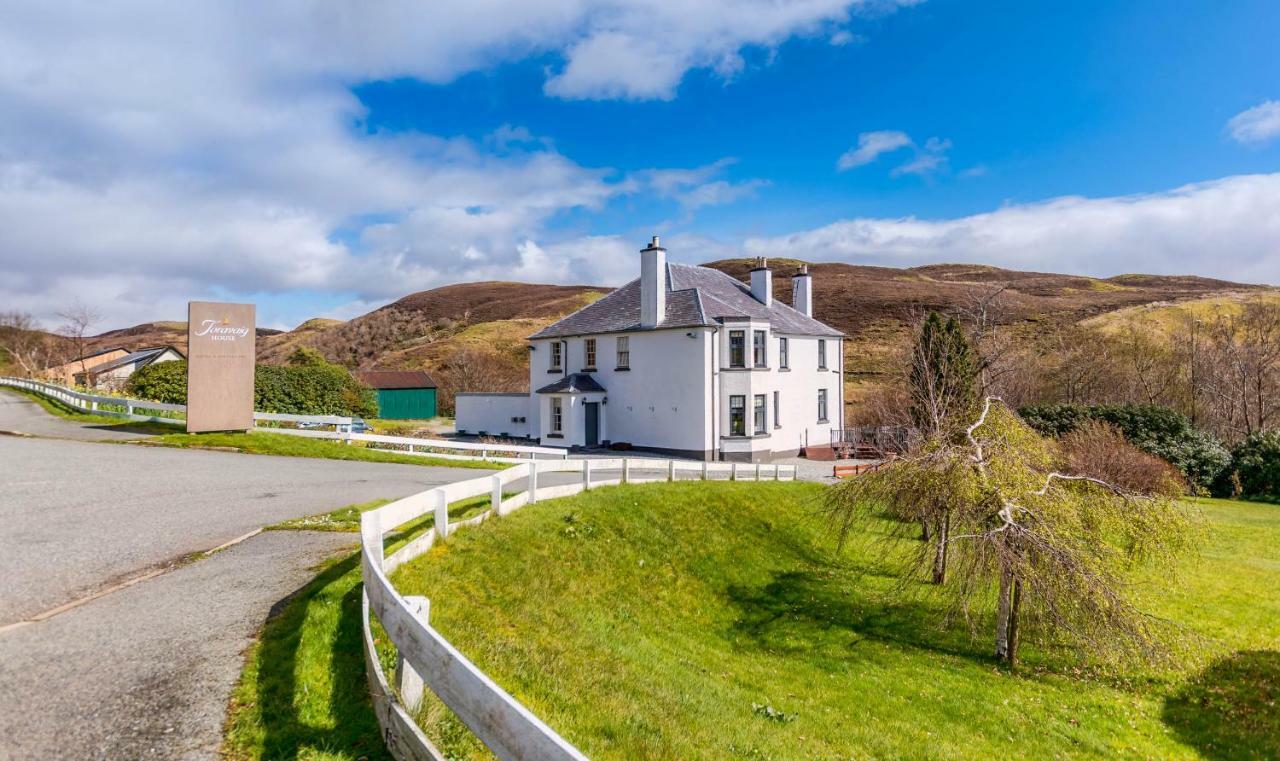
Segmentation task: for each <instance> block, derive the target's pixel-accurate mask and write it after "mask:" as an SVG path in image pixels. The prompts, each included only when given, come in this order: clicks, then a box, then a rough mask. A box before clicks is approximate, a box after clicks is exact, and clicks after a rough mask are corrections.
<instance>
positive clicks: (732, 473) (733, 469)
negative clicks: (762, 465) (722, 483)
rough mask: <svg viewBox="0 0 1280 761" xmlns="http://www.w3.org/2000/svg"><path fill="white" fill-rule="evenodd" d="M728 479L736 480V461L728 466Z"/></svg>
mask: <svg viewBox="0 0 1280 761" xmlns="http://www.w3.org/2000/svg"><path fill="white" fill-rule="evenodd" d="M729 480H730V481H737V480H738V463H736V462H735V463H733V464H732V465H730V466H729Z"/></svg>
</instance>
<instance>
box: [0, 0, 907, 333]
mask: <svg viewBox="0 0 1280 761" xmlns="http://www.w3.org/2000/svg"><path fill="white" fill-rule="evenodd" d="M876 4H877V6H879V5H880V3H879V2H877V3H876ZM861 5H862V0H803V2H795V3H776V2H774V1H773V0H681V1H680V2H676V0H629V1H624V0H606V2H600V3H583V2H581V0H537V2H533V1H532V0H530V1H527V2H512V1H511V0H471V2H467V3H452V2H442V3H421V2H411V1H410V0H385V1H380V2H375V3H358V4H349V3H327V2H320V3H314V2H290V1H289V0H284V1H282V2H274V3H270V2H269V3H251V4H248V5H243V4H240V5H236V4H228V3H225V2H217V1H215V0H192V2H184V3H178V4H168V5H165V4H159V5H157V4H155V3H152V2H141V1H140V0H122V2H119V3H112V4H111V5H110V7H108V6H105V5H92V4H91V5H88V6H85V5H84V4H82V3H74V2H70V1H69V0H68V1H65V2H63V1H59V0H50V1H49V2H44V3H39V4H35V5H32V4H21V3H9V4H4V5H0V113H2V114H4V118H3V119H0V270H2V271H3V272H4V273H5V275H6V277H5V278H3V279H0V304H2V305H5V306H6V307H11V306H14V307H18V308H23V309H28V310H30V311H32V312H34V313H36V315H37V316H39V317H43V318H46V320H48V319H50V318H51V316H52V313H53V312H54V311H55V310H56V309H57V308H58V307H59V306H60V305H61V304H62V303H64V302H66V301H69V300H71V299H74V298H76V297H80V298H83V299H85V300H86V301H88V300H93V301H95V302H98V303H100V304H101V305H102V306H103V308H104V309H106V310H107V311H108V312H109V313H110V315H111V322H112V323H113V324H121V323H124V322H127V321H130V320H137V319H144V318H145V319H154V318H157V317H167V318H174V317H178V316H180V314H181V310H177V311H175V309H176V307H175V305H180V304H181V302H182V301H183V300H184V299H185V298H187V297H218V296H224V295H231V296H234V295H235V294H246V293H261V294H270V293H274V292H281V291H284V290H294V289H300V288H301V289H307V290H308V291H309V292H312V293H315V294H325V293H332V294H335V297H336V298H341V299H343V300H346V301H348V302H351V303H377V302H379V301H381V300H383V299H386V298H389V297H392V296H396V295H400V294H402V293H404V292H406V291H408V290H411V289H414V288H422V287H430V286H433V285H439V284H442V283H446V282H456V281H460V280H469V279H473V278H475V277H477V276H486V275H491V276H495V277H497V276H504V274H505V276H506V277H512V276H514V275H513V273H514V274H520V273H534V272H544V273H548V274H547V275H546V277H548V278H552V277H573V275H572V274H571V273H569V272H566V271H565V270H564V268H563V267H561V266H560V265H558V264H557V265H555V266H551V265H548V264H546V262H545V261H544V260H541V259H539V254H538V251H543V252H546V251H555V250H556V246H557V243H556V240H557V238H558V236H557V235H556V234H555V233H554V231H553V228H554V226H555V225H554V223H555V220H556V219H557V218H558V217H559V216H560V215H563V214H565V213H566V212H569V211H572V210H584V209H585V210H595V209H600V208H602V207H603V206H604V205H606V204H608V203H610V202H611V201H612V200H613V199H617V198H619V197H621V196H626V195H628V194H631V193H634V192H636V191H637V189H638V188H640V187H641V185H642V181H641V180H638V179H636V178H632V177H619V176H618V175H617V173H616V172H613V171H611V170H610V169H609V168H607V167H586V166H582V165H580V164H578V163H576V162H574V161H573V160H572V159H570V158H568V157H566V156H564V155H562V154H560V153H559V152H558V151H557V150H556V149H555V147H554V144H553V143H552V142H551V141H550V140H548V139H547V138H546V137H543V136H538V135H534V134H532V133H531V132H529V130H527V129H526V128H524V127H521V126H519V125H502V126H500V127H498V128H497V129H495V131H494V132H493V133H492V134H490V135H488V136H487V137H485V138H483V139H481V140H479V141H472V140H467V139H461V138H455V139H446V138H441V137H437V136H432V135H425V134H407V135H406V134H402V135H385V134H372V135H371V134H368V132H367V131H366V130H365V128H364V124H363V120H364V119H365V116H366V114H365V113H364V110H363V107H362V105H361V104H360V102H359V101H358V100H357V99H356V98H355V97H354V96H353V95H352V93H351V90H350V88H351V87H352V86H353V85H357V84H360V83H364V82H369V81H375V80H388V79H395V78H400V77H407V78H415V79H418V80H421V81H425V82H431V83H447V82H450V81H452V80H453V79H455V78H457V77H458V76H460V75H462V74H465V73H467V72H471V71H477V70H486V69H490V68H492V67H494V66H497V65H499V64H500V63H502V62H505V61H511V60H520V59H523V58H527V57H530V56H550V57H551V58H552V60H555V61H557V62H556V63H553V64H552V65H551V66H550V71H549V73H548V79H547V82H546V90H547V92H548V93H551V94H553V95H557V96H561V97H565V98H602V97H622V98H668V97H671V96H672V94H673V93H674V92H675V90H676V88H677V87H678V85H679V83H680V81H681V79H682V78H683V77H684V76H685V74H686V73H687V72H688V71H689V70H690V69H694V68H705V69H708V70H711V71H713V72H715V73H716V74H718V75H719V76H721V77H725V78H731V77H733V76H736V75H737V74H738V72H740V71H741V70H742V67H743V65H744V64H743V58H742V53H743V51H744V50H745V49H747V48H753V47H759V48H764V49H769V48H771V47H773V46H776V45H778V44H780V43H782V42H783V41H785V40H786V39H788V38H789V37H792V36H795V35H823V34H828V33H830V32H831V31H832V30H833V29H834V28H836V27H838V26H839V25H842V24H844V23H846V22H847V21H848V19H849V17H850V14H851V13H854V12H857V10H858V8H859V7H860V6H861ZM891 5H893V3H891ZM720 168H722V167H718V166H717V165H711V169H709V170H708V169H706V168H702V169H701V170H699V171H701V177H702V179H701V180H700V181H698V182H694V183H683V184H681V182H680V181H679V180H678V178H670V181H671V182H674V183H676V185H675V186H673V188H674V189H673V190H672V191H671V193H672V195H671V196H670V197H672V198H674V199H676V200H677V201H678V202H679V203H680V204H681V205H682V207H683V208H684V209H685V210H686V212H688V211H691V210H693V209H697V208H701V207H705V206H708V205H712V204H717V203H726V202H729V201H732V200H734V199H736V198H741V197H742V196H744V195H747V194H750V193H751V192H754V190H755V189H756V188H758V187H759V181H755V180H748V181H745V182H730V181H728V180H725V179H722V178H719V177H718V176H717V173H718V172H719V171H720ZM676 186H678V187H676ZM530 241H538V244H537V246H536V247H535V248H536V249H537V250H535V248H531V247H530V246H533V245H534V244H532V243H530ZM607 269H608V268H607V267H604V268H603V269H601V270H600V272H601V274H602V276H603V275H605V274H607V272H606V270H607ZM594 271H595V270H588V272H594ZM557 272H559V273H562V274H561V275H556V274H555V273H557ZM531 276H532V275H531ZM318 298H319V297H318ZM294 308H297V309H305V308H306V307H305V306H295V307H294ZM161 310H163V313H158V312H160V311H161ZM307 316H309V315H306V314H294V313H288V314H278V315H271V314H264V315H263V319H264V322H266V321H271V322H277V323H278V322H289V321H293V320H297V319H301V318H303V317H307Z"/></svg>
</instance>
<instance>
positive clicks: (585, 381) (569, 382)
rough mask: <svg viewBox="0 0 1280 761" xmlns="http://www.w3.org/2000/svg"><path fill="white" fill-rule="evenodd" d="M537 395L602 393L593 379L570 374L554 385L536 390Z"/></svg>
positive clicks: (602, 387) (585, 375)
mask: <svg viewBox="0 0 1280 761" xmlns="http://www.w3.org/2000/svg"><path fill="white" fill-rule="evenodd" d="M538 393H539V394H599V393H604V386H601V385H600V384H599V382H597V381H596V379H595V378H592V377H591V376H590V375H587V374H586V373H570V374H569V375H566V376H564V377H563V378H561V379H560V380H558V381H556V382H555V383H550V384H548V385H546V386H543V387H542V388H540V389H538Z"/></svg>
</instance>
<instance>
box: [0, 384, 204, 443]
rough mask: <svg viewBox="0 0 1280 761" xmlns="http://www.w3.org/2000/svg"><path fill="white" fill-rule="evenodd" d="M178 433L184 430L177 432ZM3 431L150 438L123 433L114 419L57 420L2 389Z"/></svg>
mask: <svg viewBox="0 0 1280 761" xmlns="http://www.w3.org/2000/svg"><path fill="white" fill-rule="evenodd" d="M175 430H180V429H177V428H175ZM0 431H7V432H11V433H26V434H30V435H32V436H51V437H55V438H60V439H78V440H80V441H125V440H129V439H142V438H146V434H140V433H136V432H134V431H129V430H122V428H121V426H120V425H119V424H118V423H113V422H111V418H109V417H107V416H105V415H104V416H103V417H102V422H101V423H77V422H73V421H71V420H66V419H63V418H60V417H54V416H53V415H50V414H49V413H47V412H45V411H44V410H43V409H41V407H40V405H38V404H36V403H35V402H33V401H31V399H30V398H29V397H27V396H25V395H23V394H19V393H18V392H17V391H14V390H12V389H9V388H0Z"/></svg>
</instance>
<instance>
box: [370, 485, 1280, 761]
mask: <svg viewBox="0 0 1280 761" xmlns="http://www.w3.org/2000/svg"><path fill="white" fill-rule="evenodd" d="M821 488H822V487H820V486H817V485H813V484H797V483H783V484H772V483H765V484H734V483H715V484H700V483H683V484H662V485H633V486H624V487H618V488H613V489H602V490H598V491H593V492H591V493H588V494H583V495H579V496H577V497H572V498H568V499H564V500H557V501H552V502H546V503H541V504H539V505H537V506H534V507H531V508H526V509H524V510H521V511H518V512H517V513H515V514H514V515H512V516H510V517H508V518H504V519H503V520H501V521H489V522H486V523H485V524H483V525H482V526H480V527H476V528H472V529H469V530H467V531H464V532H461V533H459V534H458V535H457V536H456V537H455V538H454V539H453V540H452V541H450V542H449V543H448V544H446V545H440V546H437V547H436V548H434V549H433V550H432V551H431V552H429V553H428V554H427V555H425V556H423V557H422V558H419V559H417V560H415V561H413V562H411V563H409V564H407V565H406V566H403V567H402V568H400V569H398V570H397V571H396V572H395V574H394V581H395V583H396V586H397V588H398V589H400V591H401V592H402V593H404V594H427V595H428V596H430V597H431V598H432V604H431V619H432V625H433V626H434V627H436V628H437V629H439V630H440V631H442V632H443V633H444V634H445V635H446V636H448V637H449V638H450V640H451V641H452V642H453V643H454V644H455V645H457V646H458V647H459V648H460V649H461V650H462V652H464V653H466V654H467V655H468V656H469V657H470V658H472V659H473V660H474V661H475V662H476V663H477V664H478V665H479V666H480V667H481V668H482V669H483V670H485V671H486V672H487V673H488V674H489V675H490V676H491V677H493V678H494V679H495V680H496V681H497V682H498V683H499V684H501V685H503V686H504V687H505V688H506V689H508V690H509V691H510V692H512V694H514V695H515V696H516V698H517V699H519V700H520V701H522V702H523V703H524V704H525V705H526V706H528V707H529V708H530V709H531V710H532V711H533V712H534V713H535V714H536V715H538V716H539V717H541V718H542V719H544V720H545V721H547V723H548V724H550V725H551V726H552V727H554V728H556V729H557V731H559V732H560V733H561V734H563V735H564V736H565V737H566V738H568V739H569V740H570V741H571V742H573V743H574V744H576V745H577V746H578V747H579V748H580V749H581V750H583V751H584V752H585V753H586V754H587V755H589V756H591V757H592V758H605V759H607V758H627V759H632V758H652V759H667V758H752V759H767V758H779V759H782V758H806V759H807V758H831V759H835V758H974V757H1012V758H1054V757H1093V758H1112V757H1127V758H1197V757H1204V758H1213V759H1236V758H1240V759H1247V758H1259V759H1261V758H1276V757H1280V709H1278V708H1277V701H1278V700H1280V623H1277V622H1280V594H1276V591H1275V590H1276V589H1277V588H1280V507H1276V506H1272V505H1262V504H1251V503H1237V502H1221V501H1210V500H1205V501H1201V502H1200V503H1199V509H1200V510H1202V511H1203V512H1204V514H1205V516H1206V518H1207V520H1208V523H1209V525H1210V528H1211V532H1210V534H1209V537H1208V539H1207V540H1206V543H1205V544H1204V546H1203V548H1202V551H1201V554H1200V556H1199V557H1198V558H1197V559H1194V560H1190V561H1188V562H1187V563H1185V564H1184V567H1183V568H1182V569H1181V574H1180V575H1181V578H1180V583H1171V582H1170V580H1169V579H1167V578H1165V577H1163V576H1156V575H1154V574H1147V575H1143V576H1140V577H1139V578H1138V581H1139V594H1140V596H1141V597H1142V598H1143V599H1144V602H1145V607H1146V608H1147V609H1148V610H1150V611H1151V612H1152V613H1154V614H1157V615H1160V616H1164V617H1167V618H1170V619H1172V620H1174V621H1176V622H1178V623H1180V624H1182V625H1183V626H1185V627H1186V628H1187V636H1188V637H1189V638H1193V639H1197V640H1199V641H1200V649H1201V650H1202V651H1203V657H1202V658H1199V659H1197V660H1195V661H1194V662H1186V663H1183V664H1181V665H1179V666H1177V667H1171V668H1168V669H1133V670H1130V671H1126V672H1123V673H1109V674H1104V675H1102V676H1098V677H1095V678H1087V677H1086V676H1085V675H1084V672H1079V671H1076V670H1075V669H1073V668H1072V667H1071V664H1070V662H1069V661H1066V660H1064V659H1063V657H1062V654H1061V653H1057V652H1053V651H1050V652H1045V651H1036V650H1034V649H1031V648H1027V652H1026V653H1025V658H1024V666H1023V668H1022V669H1021V670H1020V671H1019V672H1018V673H1017V674H1010V673H1008V672H1007V671H1004V670H1002V669H1000V668H997V667H996V666H995V664H994V662H993V661H992V660H991V659H990V657H989V650H990V647H991V646H990V642H989V640H990V635H989V633H988V627H986V626H982V627H980V630H979V636H978V637H976V638H975V637H973V636H971V635H970V632H969V630H968V628H966V627H963V626H961V625H958V624H957V625H954V626H951V627H942V626H941V625H940V624H939V623H938V621H939V617H938V613H939V610H940V605H941V602H940V601H939V600H937V599H936V598H935V597H932V596H931V593H930V590H929V589H928V588H922V589H921V590H920V593H919V594H913V595H908V596H906V597H902V596H894V595H891V594H890V591H891V590H892V588H893V580H892V579H890V578H888V577H887V576H886V575H885V574H884V569H885V567H886V566H885V562H886V561H885V560H884V558H883V555H881V554H879V552H878V551H875V550H872V549H871V548H870V546H869V545H868V544H866V543H859V544H855V546H854V547H852V548H851V549H850V550H849V551H848V552H846V553H845V554H844V556H842V557H836V556H835V554H834V551H833V547H832V543H831V541H830V538H829V535H828V533H827V532H826V530H825V527H824V526H823V524H822V523H821V522H820V520H819V519H817V518H816V517H815V516H814V514H813V508H814V507H815V503H816V501H817V500H818V498H819V494H820V489H821ZM886 529H887V527H886V526H880V527H876V528H873V529H872V530H873V531H883V530H886ZM903 541H904V543H905V542H906V541H907V540H903ZM419 718H420V720H421V721H422V722H423V724H424V726H425V727H426V728H427V730H428V733H429V734H431V735H432V736H433V738H435V739H436V740H437V741H438V742H439V744H440V745H441V746H442V750H445V751H446V752H447V753H448V754H450V755H451V756H454V757H457V758H474V757H484V756H485V753H484V751H483V749H482V748H481V747H480V746H479V745H478V743H477V742H476V741H475V740H474V738H472V737H471V736H470V735H469V733H467V732H466V731H465V729H463V728H461V727H460V725H459V724H458V722H457V720H456V719H454V718H453V717H451V715H450V714H448V712H447V711H444V710H442V709H441V708H440V707H439V706H438V705H432V704H428V705H427V706H426V707H424V709H423V711H422V713H421V715H420V717H419Z"/></svg>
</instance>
